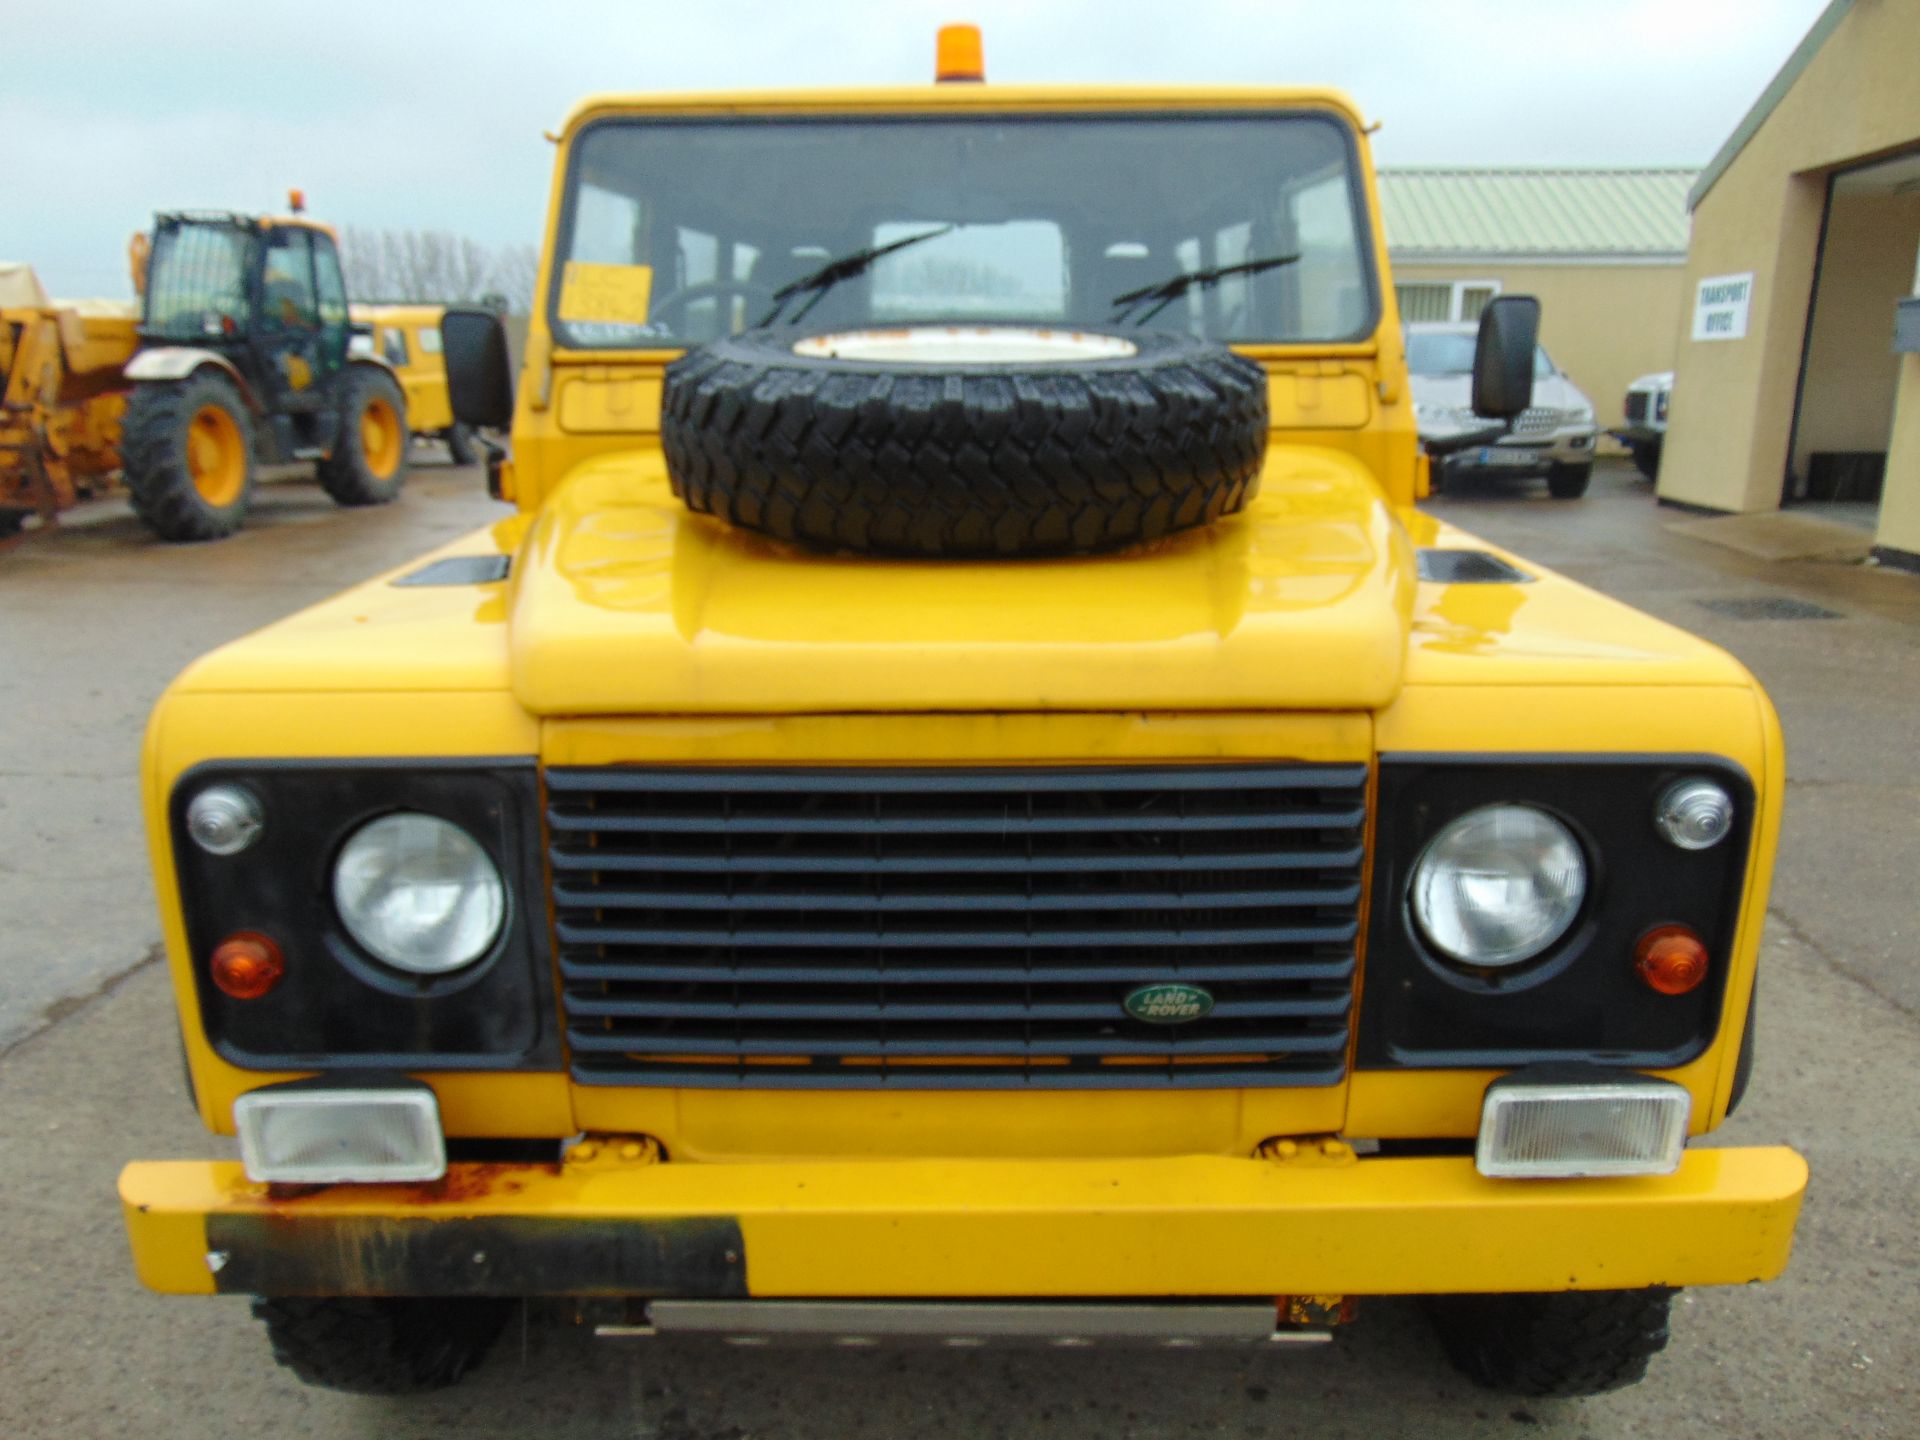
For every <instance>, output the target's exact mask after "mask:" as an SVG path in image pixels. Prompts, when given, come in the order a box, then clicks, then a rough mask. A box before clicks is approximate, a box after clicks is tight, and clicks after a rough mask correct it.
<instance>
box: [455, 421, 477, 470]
mask: <svg viewBox="0 0 1920 1440" xmlns="http://www.w3.org/2000/svg"><path fill="white" fill-rule="evenodd" d="M447 455H448V457H449V458H450V459H451V460H452V461H453V463H454V464H456V465H471V464H473V463H474V461H476V460H478V459H479V458H480V451H479V449H478V448H477V447H476V446H475V445H474V443H473V427H472V426H471V425H450V426H448V427H447Z"/></svg>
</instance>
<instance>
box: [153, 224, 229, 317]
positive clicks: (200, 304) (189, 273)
mask: <svg viewBox="0 0 1920 1440" xmlns="http://www.w3.org/2000/svg"><path fill="white" fill-rule="evenodd" d="M257 238H258V237H257V236H256V235H255V233H254V232H253V231H252V230H251V229H245V228H242V227H241V226H239V225H232V224H226V223H224V222H221V221H207V222H195V221H188V222H186V223H184V224H168V223H163V224H162V225H161V226H160V228H159V230H158V231H157V232H156V233H155V235H154V237H153V255H152V257H151V259H150V260H149V261H148V264H147V308H146V316H145V319H144V321H143V323H142V328H143V329H144V330H145V331H146V332H147V333H148V334H150V335H155V336H163V337H165V336H171V337H175V338H179V339H193V340H198V339H204V338H205V337H207V336H213V335H220V334H232V333H234V332H235V331H244V330H245V329H246V328H247V317H248V306H247V288H246V280H247V266H248V259H249V256H250V254H251V252H252V248H253V246H254V245H255V243H256V242H257Z"/></svg>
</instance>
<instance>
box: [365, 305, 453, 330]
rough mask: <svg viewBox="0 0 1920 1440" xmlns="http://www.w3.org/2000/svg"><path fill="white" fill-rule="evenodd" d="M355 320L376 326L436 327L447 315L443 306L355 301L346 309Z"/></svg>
mask: <svg viewBox="0 0 1920 1440" xmlns="http://www.w3.org/2000/svg"><path fill="white" fill-rule="evenodd" d="M347 308H348V309H349V310H350V311H351V312H352V315H353V318H354V319H356V320H366V321H367V322H369V323H370V324H376V325H438V324H439V323H440V317H441V316H443V315H445V314H446V313H447V307H446V306H445V305H428V304H424V303H419V302H415V301H411V300H404V301H395V302H392V303H388V302H386V301H381V300H356V301H354V302H353V304H352V305H350V306H348V307H347Z"/></svg>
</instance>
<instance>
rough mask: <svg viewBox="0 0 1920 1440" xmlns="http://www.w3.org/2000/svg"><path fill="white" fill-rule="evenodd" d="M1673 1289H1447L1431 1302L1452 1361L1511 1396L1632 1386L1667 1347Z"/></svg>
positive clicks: (1431, 1312)
mask: <svg viewBox="0 0 1920 1440" xmlns="http://www.w3.org/2000/svg"><path fill="white" fill-rule="evenodd" d="M1672 1301H1673V1291H1671V1290H1664V1289H1658V1288H1656V1289H1650V1290H1575V1291H1567V1292H1565V1293H1563V1294H1554V1295H1447V1296H1442V1297H1438V1298H1436V1299H1434V1300H1432V1301H1430V1302H1429V1304H1428V1313H1429V1315H1430V1316H1431V1318H1432V1320H1433V1324H1434V1328H1435V1329H1436V1330H1437V1331H1438V1332H1439V1335H1440V1343H1441V1344H1442V1345H1443V1346H1445V1347H1446V1351H1447V1356H1448V1358H1449V1359H1451V1360H1452V1361H1453V1364H1454V1367H1455V1368H1456V1369H1458V1370H1459V1371H1460V1372H1461V1373H1462V1374H1463V1375H1465V1376H1467V1378H1468V1379H1470V1380H1472V1381H1473V1382H1474V1383H1475V1384H1477V1385H1483V1386H1485V1387H1487V1388H1488V1389H1490V1390H1501V1391H1505V1392H1506V1393H1508V1394H1510V1395H1534V1396H1563V1397H1565V1396H1578V1395H1598V1394H1601V1393H1602V1392H1604V1391H1607V1390H1618V1389H1621V1388H1622V1387H1624V1386H1627V1385H1632V1384H1634V1383H1635V1382H1636V1381H1638V1380H1640V1379H1641V1378H1642V1377H1643V1376H1644V1375H1645V1374H1646V1373H1647V1361H1649V1360H1650V1359H1652V1358H1653V1357H1654V1356H1655V1355H1658V1354H1659V1353H1660V1352H1661V1351H1662V1350H1664V1349H1666V1348H1667V1312H1668V1308H1669V1306H1670V1305H1671V1304H1672Z"/></svg>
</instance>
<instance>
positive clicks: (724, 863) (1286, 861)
mask: <svg viewBox="0 0 1920 1440" xmlns="http://www.w3.org/2000/svg"><path fill="white" fill-rule="evenodd" d="M549 858H550V859H551V860H552V862H553V868H554V869H555V870H556V871H560V872H566V871H579V870H596V871H607V872H618V873H632V872H638V871H656V870H657V871H660V872H662V873H664V874H684V873H689V872H692V873H699V874H730V873H733V872H734V871H736V870H739V871H742V872H745V873H749V874H767V875H857V876H864V877H869V878H871V877H874V876H879V877H882V878H884V877H885V876H888V875H974V874H1020V873H1028V874H1034V875H1073V874H1080V873H1083V872H1084V871H1086V870H1087V869H1088V868H1089V867H1091V866H1098V867H1100V868H1101V869H1102V870H1104V871H1107V872H1111V873H1119V872H1131V871H1142V870H1167V871H1174V872H1178V871H1185V870H1207V869H1219V870H1312V869H1322V868H1324V869H1328V870H1339V871H1343V872H1350V873H1355V874H1357V873H1358V872H1359V869H1360V858H1361V856H1360V848H1359V847H1358V846H1351V847H1345V848H1337V849H1328V850H1325V851H1319V850H1310V849H1300V850H1279V851H1276V850H1236V851H1226V852H1220V853H1207V852H1204V851H1193V852H1190V853H1187V854H1182V855H1171V854H1118V855H1105V856H1103V855H1087V854H1071V855H1045V854H1039V855H1034V856H1032V857H1031V858H1027V857H1023V856H1021V855H1018V854H1005V853H984V854H979V855H889V856H885V857H882V858H880V859H875V858H873V857H871V856H866V857H862V856H857V855H793V854H781V855H773V854H756V853H747V854H742V853H739V852H737V851H736V852H734V853H731V854H725V855H723V854H721V853H719V852H717V851H716V852H715V853H713V854H711V855H687V854H653V853H647V852H642V851H615V850H597V849H587V850H579V849H573V848H571V847H568V846H564V845H556V846H554V847H552V849H551V851H550V852H549Z"/></svg>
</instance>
